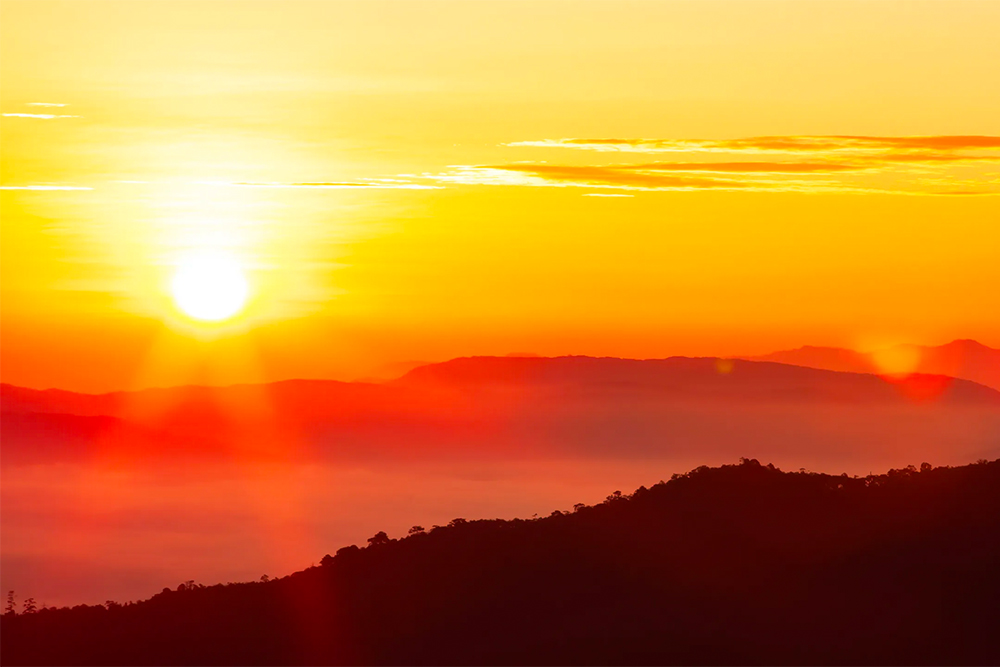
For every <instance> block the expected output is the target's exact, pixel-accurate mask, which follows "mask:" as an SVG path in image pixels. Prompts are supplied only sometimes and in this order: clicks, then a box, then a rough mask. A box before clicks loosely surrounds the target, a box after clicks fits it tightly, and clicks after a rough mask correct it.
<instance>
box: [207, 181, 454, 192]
mask: <svg viewBox="0 0 1000 667" xmlns="http://www.w3.org/2000/svg"><path fill="white" fill-rule="evenodd" d="M226 185H231V186H234V187H240V188H276V189H308V190H364V189H369V190H440V189H441V186H440V185H427V184H424V183H410V182H408V181H400V180H397V179H389V178H384V179H372V180H370V181H356V182H351V181H340V182H337V181H334V182H329V183H323V182H318V183H227V184H226Z"/></svg>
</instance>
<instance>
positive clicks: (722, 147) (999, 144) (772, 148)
mask: <svg viewBox="0 0 1000 667" xmlns="http://www.w3.org/2000/svg"><path fill="white" fill-rule="evenodd" d="M505 145H507V146H513V147H534V148H572V149H577V150H589V151H601V152H635V153H800V152H819V153H825V152H855V151H890V150H984V149H998V148H1000V137H996V136H981V135H969V136H925V137H868V136H853V135H831V136H785V137H782V136H772V137H749V138H744V139H542V140H537V141H515V142H511V143H508V144H505Z"/></svg>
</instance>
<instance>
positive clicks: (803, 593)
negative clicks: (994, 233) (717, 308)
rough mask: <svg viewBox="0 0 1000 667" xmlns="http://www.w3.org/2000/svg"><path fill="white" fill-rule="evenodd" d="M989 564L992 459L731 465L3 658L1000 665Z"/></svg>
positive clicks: (30, 623)
mask: <svg viewBox="0 0 1000 667" xmlns="http://www.w3.org/2000/svg"><path fill="white" fill-rule="evenodd" d="M998 563H1000V460H998V461H993V462H985V461H983V462H980V463H978V464H975V465H969V466H964V467H958V468H936V469H932V468H931V466H929V465H926V464H924V465H922V466H921V469H920V470H918V469H916V468H913V467H910V468H907V469H903V470H892V471H890V472H889V473H888V474H885V475H878V476H869V477H867V478H852V477H848V476H846V475H844V476H833V475H825V474H816V473H805V472H799V473H788V472H782V471H780V470H777V469H775V468H773V467H771V466H763V465H761V464H759V463H758V462H757V461H755V460H749V461H748V460H743V461H742V462H741V464H739V465H730V466H723V467H721V468H707V467H702V468H698V469H696V470H694V471H692V472H690V473H688V474H686V475H680V476H675V477H674V478H673V479H671V480H670V481H669V482H666V483H659V484H656V485H654V486H652V487H651V488H648V489H647V488H640V489H638V490H637V491H636V492H635V493H633V494H631V495H622V494H620V493H618V492H615V493H613V494H612V495H610V496H609V497H608V499H607V501H606V502H604V503H603V504H600V505H597V506H593V507H587V506H577V507H576V508H574V511H573V512H553V514H552V516H549V517H546V518H542V519H537V520H514V521H501V520H464V519H455V520H454V521H452V522H451V524H450V525H448V526H445V527H434V528H433V529H431V530H429V531H425V530H423V529H420V528H419V527H414V529H413V530H411V531H410V534H409V535H408V536H406V537H405V538H401V539H391V538H390V537H389V536H387V535H385V533H379V534H377V535H375V536H374V537H373V538H371V539H370V540H369V544H368V546H366V547H365V548H358V547H356V546H351V547H346V548H343V549H340V550H339V551H337V552H336V555H334V556H327V557H325V558H323V559H322V564H321V565H320V566H318V567H312V568H309V569H307V570H305V571H302V572H298V573H296V574H293V575H291V576H289V577H285V578H281V579H276V580H271V581H266V582H263V581H262V582H256V583H245V584H230V585H225V586H223V585H218V586H209V587H201V586H197V585H191V584H185V585H182V586H181V587H179V590H164V592H162V593H160V594H158V595H156V596H154V597H153V598H152V599H150V600H146V601H143V602H139V603H135V604H127V605H124V606H121V605H107V606H98V607H85V606H80V607H75V608H73V609H45V610H40V611H37V612H35V613H31V614H20V615H7V616H5V617H3V619H2V620H0V623H2V630H3V644H2V655H0V659H2V661H3V664H5V665H16V664H67V665H69V664H164V665H166V664H769V663H770V664H774V663H777V664H998V663H1000V637H998V635H997V632H996V629H997V627H1000V606H998V604H997V601H998V600H1000V567H998ZM19 593H22V592H19ZM23 593H24V594H30V592H28V591H24V592H23Z"/></svg>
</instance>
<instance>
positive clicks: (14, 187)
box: [0, 185, 94, 190]
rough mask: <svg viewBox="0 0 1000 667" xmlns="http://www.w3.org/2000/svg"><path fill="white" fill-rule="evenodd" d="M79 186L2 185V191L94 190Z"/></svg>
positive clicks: (0, 187)
mask: <svg viewBox="0 0 1000 667" xmlns="http://www.w3.org/2000/svg"><path fill="white" fill-rule="evenodd" d="M93 189H94V188H88V187H83V186H77V185H0V190H93Z"/></svg>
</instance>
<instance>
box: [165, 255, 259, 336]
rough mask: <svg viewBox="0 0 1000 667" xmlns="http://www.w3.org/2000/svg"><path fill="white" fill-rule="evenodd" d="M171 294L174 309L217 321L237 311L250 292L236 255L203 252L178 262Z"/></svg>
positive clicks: (186, 256)
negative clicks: (175, 306)
mask: <svg viewBox="0 0 1000 667" xmlns="http://www.w3.org/2000/svg"><path fill="white" fill-rule="evenodd" d="M170 291H171V294H172V295H173V297H174V302H175V303H176V304H177V307H178V308H180V309H181V310H182V311H184V313H185V314H187V315H188V316H190V317H192V318H194V319H196V320H203V321H206V322H218V321H220V320H224V319H227V318H229V317H232V316H233V315H235V314H236V313H238V312H240V310H242V308H243V306H244V304H245V303H246V300H247V296H248V294H249V291H250V290H249V286H248V284H247V280H246V276H245V275H244V273H243V268H242V267H241V266H240V263H239V261H238V260H237V259H236V257H235V256H233V255H232V254H230V253H226V252H222V251H207V250H202V251H197V252H192V253H190V254H187V255H185V256H184V257H183V258H182V259H181V261H180V262H179V264H178V266H177V272H176V273H175V274H174V278H173V280H172V281H171V283H170Z"/></svg>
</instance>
